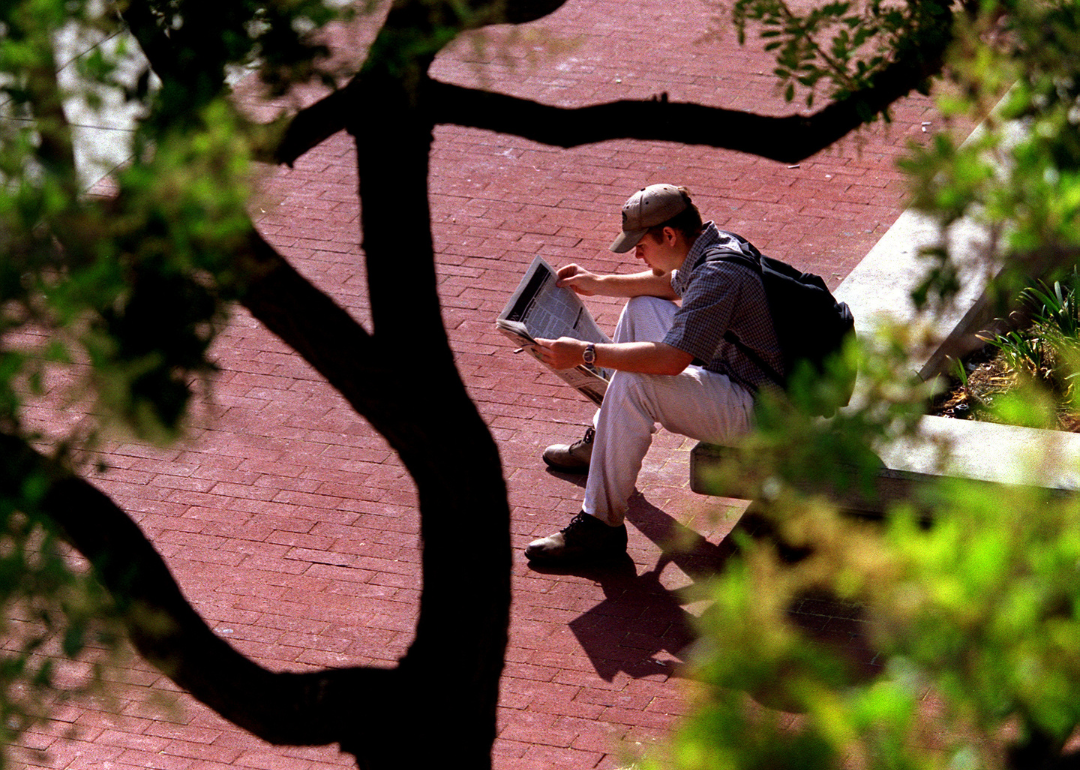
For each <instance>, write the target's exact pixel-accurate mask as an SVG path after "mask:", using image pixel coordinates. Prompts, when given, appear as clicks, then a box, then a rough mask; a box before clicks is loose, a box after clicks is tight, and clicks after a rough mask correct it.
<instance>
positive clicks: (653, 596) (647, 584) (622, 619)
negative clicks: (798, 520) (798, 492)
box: [533, 495, 880, 711]
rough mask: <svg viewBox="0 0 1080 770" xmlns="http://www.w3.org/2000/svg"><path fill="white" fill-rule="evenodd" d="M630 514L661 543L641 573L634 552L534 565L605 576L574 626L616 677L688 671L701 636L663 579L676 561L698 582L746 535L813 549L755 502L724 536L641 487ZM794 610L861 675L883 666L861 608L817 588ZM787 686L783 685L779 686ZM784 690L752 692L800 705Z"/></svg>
mask: <svg viewBox="0 0 1080 770" xmlns="http://www.w3.org/2000/svg"><path fill="white" fill-rule="evenodd" d="M627 521H628V522H629V523H630V524H632V525H633V526H634V527H636V528H637V529H638V530H639V531H640V532H641V533H642V534H644V535H645V536H646V538H648V539H649V540H650V541H652V542H653V543H654V544H655V545H657V546H659V547H660V556H659V558H657V560H656V562H655V564H654V565H653V566H652V567H651V568H649V569H647V570H646V571H644V572H642V573H641V574H638V572H637V567H636V565H635V564H634V561H633V559H631V558H630V556H629V555H623V556H621V557H620V558H618V559H614V560H611V561H608V562H606V563H601V564H594V565H581V566H577V567H574V566H566V567H562V568H551V567H548V568H541V567H533V569H536V570H537V571H542V572H546V573H549V574H560V573H561V574H574V575H577V576H579V577H584V578H587V579H590V580H593V581H595V582H596V583H597V584H599V586H600V588H601V590H602V591H603V593H604V599H603V600H602V601H601V602H599V603H598V604H597V605H595V606H594V607H592V608H591V609H589V610H588V611H586V612H584V613H583V614H581V615H580V616H578V617H577V618H574V619H573V620H572V621H570V623H569V627H570V630H571V632H572V633H573V634H574V636H575V638H576V639H577V640H578V643H579V644H580V645H581V647H582V649H583V650H584V652H585V653H586V655H587V656H588V657H589V661H590V663H591V664H592V666H593V668H594V669H595V670H596V673H597V674H598V675H599V676H600V677H601V678H603V679H604V680H605V681H609V682H610V681H612V680H613V679H614V677H615V676H616V675H618V674H619V673H624V674H626V675H627V676H630V677H633V678H644V677H649V676H664V677H667V676H679V675H682V673H681V671H680V669H681V667H682V665H683V664H684V663H685V662H686V660H687V653H688V647H689V646H690V645H691V644H692V643H693V641H694V639H695V615H694V614H693V613H691V612H689V611H688V610H687V609H685V608H684V606H683V605H684V604H686V602H687V600H686V599H685V598H683V597H681V596H680V594H679V592H678V591H676V590H672V589H670V588H668V587H666V586H665V585H664V584H663V582H662V579H661V576H662V573H663V572H664V570H665V569H666V568H667V567H668V566H669V565H675V566H676V567H678V568H679V569H680V570H682V572H683V573H685V575H686V576H688V577H689V578H690V580H691V581H692V582H691V585H693V583H695V582H697V581H700V580H703V579H706V578H709V577H712V576H715V575H717V574H720V573H721V572H722V571H723V570H724V568H725V566H726V564H727V563H728V561H729V560H730V559H731V558H732V557H734V556H735V555H737V554H738V551H739V543H740V542H745V541H746V540H747V539H752V540H756V541H759V542H760V541H765V540H768V541H769V542H770V545H772V546H773V547H775V548H777V552H778V553H779V554H780V555H781V558H782V560H783V561H785V562H789V563H797V562H798V561H800V560H801V559H803V558H806V557H807V556H808V555H809V553H810V552H809V551H808V550H807V549H792V548H787V547H786V546H785V545H784V544H783V543H782V542H779V541H778V540H777V539H776V537H775V533H774V531H773V529H772V527H771V526H770V525H769V521H768V518H767V517H766V516H765V515H764V513H763V512H762V510H761V509H760V508H759V507H757V506H755V505H751V506H750V507H749V508H747V510H746V512H745V513H744V514H743V516H742V517H741V518H740V519H739V521H738V522H736V524H735V525H734V527H733V528H732V530H731V531H730V532H729V533H728V534H727V535H726V536H725V537H724V538H723V540H721V541H720V542H719V543H712V542H710V541H709V540H708V539H706V538H705V537H703V536H702V535H701V534H699V533H697V532H695V531H693V530H691V529H689V528H688V527H686V526H684V525H682V524H680V523H679V522H678V521H676V520H675V519H674V518H672V517H671V516H669V515H668V514H666V513H665V512H664V511H662V510H660V509H659V508H657V507H656V506H654V505H652V504H651V503H649V502H648V501H647V500H645V499H644V498H643V497H641V496H640V495H635V497H634V499H633V500H632V501H631V507H630V511H629V512H628V514H627ZM788 614H789V620H790V621H791V622H792V623H793V625H795V626H797V627H798V628H799V629H800V631H801V632H802V633H803V634H804V636H805V637H806V639H807V640H808V641H809V642H811V643H813V644H818V645H822V646H823V648H825V649H824V650H823V652H827V653H829V654H835V655H837V656H838V657H840V658H841V659H843V660H845V661H846V663H847V667H848V668H849V669H850V671H851V675H852V676H853V677H854V678H856V679H862V678H867V677H869V676H872V675H873V674H874V673H875V672H877V671H879V670H880V669H879V666H878V665H877V663H876V653H875V651H874V650H873V649H872V648H871V647H870V645H869V643H868V641H867V639H866V638H865V634H864V631H863V628H864V626H865V623H864V621H863V620H862V618H861V608H859V607H857V606H854V605H851V604H850V603H840V602H838V601H836V600H834V599H832V598H831V597H829V596H827V595H824V594H816V595H812V596H811V595H807V596H804V597H800V598H799V600H798V601H797V602H795V603H794V604H793V605H792V607H791V608H790V610H789V613H788ZM782 690H783V688H782V687H781V688H777V693H779V692H781V691H782ZM777 693H773V692H760V693H748V694H749V695H750V696H751V697H753V698H754V699H755V700H758V701H759V702H760V703H761V704H762V705H764V706H767V707H770V708H775V709H779V710H783V711H793V710H796V709H795V708H794V707H793V706H792V705H791V704H790V703H787V702H785V700H784V698H783V697H782V696H778V695H777Z"/></svg>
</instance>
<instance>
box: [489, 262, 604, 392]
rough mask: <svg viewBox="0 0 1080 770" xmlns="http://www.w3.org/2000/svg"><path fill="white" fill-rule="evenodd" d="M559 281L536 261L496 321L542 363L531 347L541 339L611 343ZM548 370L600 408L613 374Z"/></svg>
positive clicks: (586, 369) (593, 370)
mask: <svg viewBox="0 0 1080 770" xmlns="http://www.w3.org/2000/svg"><path fill="white" fill-rule="evenodd" d="M555 280H556V277H555V271H554V270H553V269H552V267H551V265H549V264H548V263H547V262H546V261H544V259H543V258H542V257H539V256H538V257H536V258H535V259H534V260H533V261H532V264H531V265H529V269H528V270H527V271H525V277H524V278H522V279H521V283H520V284H519V285H518V287H517V290H516V291H515V292H514V293H513V294H512V295H511V296H510V301H509V302H507V303H506V307H505V308H503V311H502V312H501V313H500V314H499V316H498V317H497V318H496V319H495V326H496V327H497V328H498V329H499V331H501V332H502V333H503V334H505V335H506V336H507V337H509V338H510V339H511V340H513V341H514V342H515V344H517V345H519V346H521V347H522V348H524V349H525V350H527V351H528V352H529V353H531V354H532V356H533V357H534V358H535V359H536V360H537V361H540V362H541V363H543V361H542V359H541V358H540V354H539V353H537V352H536V351H535V349H534V348H532V347H530V346H531V345H532V344H533V343H534V342H535V341H536V338H537V337H540V338H543V339H558V338H559V337H574V338H576V339H579V340H585V341H586V342H610V341H611V340H610V339H609V338H608V336H607V335H606V334H604V333H603V332H602V331H601V330H600V327H599V326H597V325H596V321H594V320H593V317H592V315H591V314H590V313H589V309H588V308H587V307H585V304H584V303H583V302H582V301H581V298H580V297H578V295H577V294H575V293H574V292H573V291H571V290H570V289H565V288H559V287H558V286H556V285H555ZM544 365H545V366H547V364H544ZM547 368H548V370H549V371H551V372H553V373H554V374H556V375H557V376H558V377H560V378H562V379H563V380H564V381H565V382H566V383H567V384H568V385H570V387H572V388H575V389H576V390H577V391H578V392H579V393H581V394H582V395H583V396H585V398H587V399H589V400H590V401H592V402H593V403H595V404H597V405H599V404H600V403H601V402H602V401H603V400H604V393H605V391H606V390H607V385H608V381H609V380H610V379H611V372H609V371H607V370H605V369H600V368H598V367H594V366H585V365H584V364H582V365H581V366H577V367H574V368H573V369H563V370H556V369H552V368H551V367H547Z"/></svg>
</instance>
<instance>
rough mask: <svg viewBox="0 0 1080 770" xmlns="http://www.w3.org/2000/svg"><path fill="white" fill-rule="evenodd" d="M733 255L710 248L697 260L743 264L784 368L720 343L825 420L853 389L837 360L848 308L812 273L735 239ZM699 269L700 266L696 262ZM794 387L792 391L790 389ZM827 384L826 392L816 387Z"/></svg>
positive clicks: (731, 337)
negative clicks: (755, 279) (762, 301)
mask: <svg viewBox="0 0 1080 770" xmlns="http://www.w3.org/2000/svg"><path fill="white" fill-rule="evenodd" d="M728 235H732V236H733V237H734V238H736V239H737V240H738V246H739V248H740V250H739V251H735V250H734V249H732V248H730V247H726V246H715V247H713V248H712V249H710V250H709V251H707V252H706V253H705V256H704V257H703V261H709V262H714V261H725V262H733V263H735V264H740V265H744V266H746V267H748V268H750V269H752V270H754V271H755V272H756V273H758V274H759V275H760V276H761V283H762V285H763V286H764V287H765V298H766V301H767V302H768V304H769V314H770V315H771V316H772V321H773V326H774V328H775V329H776V338H777V341H778V342H779V344H780V355H781V358H782V360H783V364H784V375H783V376H781V375H780V373H779V372H777V371H776V370H775V369H774V368H773V367H771V366H769V365H768V364H767V363H766V362H765V361H763V360H762V359H761V356H759V355H757V353H755V352H754V351H753V350H751V349H750V348H748V347H747V346H745V345H744V344H743V343H742V341H741V340H739V338H738V337H737V336H736V335H735V334H734V333H733V332H731V331H730V330H729V331H728V332H727V333H726V334H725V335H724V339H725V340H727V341H728V342H729V343H731V344H733V345H735V346H736V347H737V348H738V349H739V350H740V351H742V353H743V354H744V355H746V357H747V358H749V359H750V360H751V361H752V362H753V363H754V364H755V365H756V366H758V367H759V368H760V369H761V371H762V372H763V373H764V374H765V375H766V376H767V377H768V378H769V379H770V380H772V381H773V382H775V383H776V384H777V385H779V386H780V387H781V388H783V389H784V391H785V392H787V393H788V395H789V396H792V397H793V401H794V402H795V403H796V405H797V406H799V407H800V408H801V409H803V410H804V411H807V412H809V413H810V414H815V415H821V416H825V417H831V416H832V415H833V414H834V413H835V412H836V410H837V409H838V408H839V407H842V406H847V404H848V402H849V401H850V400H851V394H852V391H854V389H855V374H856V372H855V371H854V368H853V367H850V366H848V365H846V363H845V362H844V361H843V360H842V359H841V357H840V356H839V355H838V354H839V353H840V352H841V350H842V349H843V347H844V345H845V344H846V342H847V340H848V338H849V337H852V338H853V337H854V335H855V318H854V316H852V314H851V308H849V307H848V306H847V304H846V303H844V302H837V301H836V298H835V297H833V295H832V293H831V292H830V291H829V288H828V287H827V286H826V285H825V281H824V280H822V279H821V277H820V276H817V275H814V274H813V273H803V272H801V271H799V270H797V269H796V268H794V267H792V266H791V265H789V264H787V263H786V262H781V261H780V260H779V259H774V258H772V257H766V256H765V255H763V254H762V253H761V252H759V251H758V250H757V249H756V248H755V247H754V245H753V244H751V243H750V242H749V241H747V240H746V239H745V238H742V237H741V236H738V235H735V234H734V233H728ZM699 264H700V263H699ZM795 383H798V386H797V387H795V388H793V387H792V385H793V384H795ZM820 384H827V385H828V387H818V385H820Z"/></svg>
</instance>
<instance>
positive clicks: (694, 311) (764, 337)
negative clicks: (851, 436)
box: [664, 222, 783, 391]
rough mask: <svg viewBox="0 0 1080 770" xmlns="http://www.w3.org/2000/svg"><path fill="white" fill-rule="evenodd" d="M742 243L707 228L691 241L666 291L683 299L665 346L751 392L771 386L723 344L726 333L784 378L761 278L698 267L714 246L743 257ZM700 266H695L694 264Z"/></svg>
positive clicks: (742, 269)
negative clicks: (738, 252) (739, 253)
mask: <svg viewBox="0 0 1080 770" xmlns="http://www.w3.org/2000/svg"><path fill="white" fill-rule="evenodd" d="M742 244H743V241H742V239H740V238H737V237H736V236H734V235H733V234H731V233H727V232H724V231H723V230H719V229H717V227H716V225H715V224H714V223H712V222H709V223H708V224H706V225H705V228H704V229H703V230H702V233H701V235H700V236H698V238H697V240H696V241H694V245H693V246H692V247H691V249H690V253H689V254H688V255H687V256H686V260H685V261H684V262H683V264H682V267H680V268H679V269H678V270H677V271H675V273H674V274H673V275H672V279H671V287H672V289H674V291H675V293H676V294H678V295H679V296H680V297H681V298H682V305H681V307H680V308H679V310H678V312H676V314H675V322H674V325H673V326H672V328H671V330H670V331H669V332H668V334H667V336H666V337H665V338H664V342H665V343H666V344H668V345H671V346H672V347H674V348H678V349H679V350H681V351H683V352H685V353H689V354H690V355H692V356H693V357H694V363H695V364H698V365H699V366H702V367H703V368H705V369H706V370H708V371H711V372H718V373H720V374H726V375H727V376H728V377H730V378H731V379H732V380H734V381H735V382H737V383H739V384H740V385H743V386H744V387H746V388H748V389H749V390H751V391H756V390H757V389H758V388H759V387H761V386H763V385H767V384H770V383H771V380H770V379H769V376H768V375H767V374H765V372H763V371H762V370H761V368H760V367H759V366H758V365H757V364H755V363H754V362H753V361H752V360H751V359H750V358H748V357H747V356H746V355H745V354H744V353H743V352H742V351H740V350H739V349H738V348H737V347H736V346H735V345H733V344H732V343H730V342H728V341H726V340H725V339H724V334H725V333H726V332H727V331H729V330H730V331H731V332H733V333H734V334H735V336H736V337H738V339H739V340H740V341H741V342H742V344H744V345H745V346H746V347H748V348H750V349H751V350H752V351H754V353H755V354H756V355H758V356H759V357H760V358H761V359H762V360H763V361H765V362H766V363H767V364H769V366H771V367H772V368H773V369H774V370H775V371H776V372H778V373H780V374H783V363H782V360H781V357H780V346H779V343H778V342H777V340H776V332H775V330H774V328H773V323H772V318H771V317H770V316H769V309H768V305H767V304H766V300H765V290H764V288H763V287H762V285H761V276H760V275H758V274H757V273H756V272H755V271H754V270H753V269H752V268H750V267H748V266H745V265H740V264H737V263H733V262H724V261H703V260H702V257H704V255H705V253H706V252H707V251H708V250H709V249H711V248H713V247H716V246H721V247H724V248H728V249H731V250H734V251H740V252H741V251H744V249H743V246H742ZM699 262H700V264H699Z"/></svg>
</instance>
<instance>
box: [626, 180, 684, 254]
mask: <svg viewBox="0 0 1080 770" xmlns="http://www.w3.org/2000/svg"><path fill="white" fill-rule="evenodd" d="M685 210H686V198H685V197H683V194H682V191H681V190H680V189H679V188H678V187H675V186H674V185H670V184H654V185H649V186H648V187H642V188H641V189H640V190H638V191H637V192H636V193H634V194H633V195H631V196H630V197H629V198H628V199H627V201H626V203H625V204H623V207H622V232H621V233H619V237H618V238H616V239H615V242H614V243H612V244H611V250H612V251H614V252H615V253H616V254H622V253H624V252H627V251H630V249H632V248H634V247H635V246H637V244H638V241H640V240H641V239H642V237H643V236H644V235H645V233H647V232H648V231H649V228H650V227H656V226H657V225H661V224H663V223H664V222H667V221H668V220H669V219H671V218H672V217H674V216H677V215H678V214H681V213H682V212H684V211H685Z"/></svg>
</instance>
